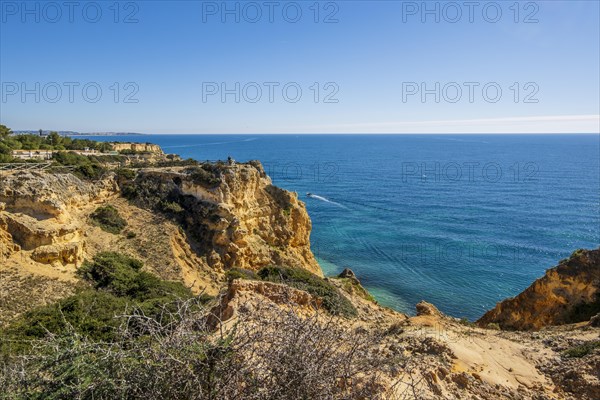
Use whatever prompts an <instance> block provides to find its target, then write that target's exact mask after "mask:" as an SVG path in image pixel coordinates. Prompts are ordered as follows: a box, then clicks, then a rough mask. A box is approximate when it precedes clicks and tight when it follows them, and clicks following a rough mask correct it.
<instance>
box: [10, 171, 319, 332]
mask: <svg viewBox="0 0 600 400" xmlns="http://www.w3.org/2000/svg"><path fill="white" fill-rule="evenodd" d="M205 168H208V169H209V170H210V172H206V170H204V169H202V168H200V167H196V168H193V169H191V170H190V169H189V168H187V169H186V168H173V169H163V168H156V169H148V170H139V171H137V173H134V176H137V177H136V178H135V179H133V180H127V181H126V182H124V181H123V179H122V177H119V178H117V174H110V173H109V174H107V175H106V176H105V178H103V179H100V180H98V181H93V182H91V181H87V180H81V179H79V178H77V177H76V176H74V175H73V174H70V173H50V172H30V171H20V172H19V171H16V172H8V173H4V174H3V177H2V178H3V179H2V180H0V275H1V276H2V285H1V287H0V325H1V324H2V322H3V321H7V320H9V319H10V318H11V317H12V316H13V315H15V314H19V313H21V312H23V311H26V310H28V309H30V308H32V307H34V306H36V305H38V304H45V303H47V302H51V301H55V300H57V299H58V298H60V297H62V296H64V295H65V293H69V290H73V288H74V287H75V286H76V283H77V282H78V278H77V275H76V271H77V268H79V267H80V266H81V264H82V263H83V262H84V260H86V259H91V258H92V257H93V256H94V255H95V254H97V253H99V252H103V251H117V252H121V253H124V254H128V255H131V256H133V257H135V258H137V259H140V260H142V261H143V262H144V264H145V268H146V269H148V270H149V271H150V272H152V273H154V274H156V275H158V276H160V277H161V278H163V279H169V280H180V281H183V282H184V283H185V284H186V285H187V286H189V287H191V288H192V289H193V290H194V291H195V292H197V293H199V292H205V293H207V294H210V295H216V294H218V293H219V291H220V290H221V288H222V287H223V285H224V284H225V277H224V272H225V270H226V269H228V268H232V267H239V268H245V269H258V268H260V267H262V266H265V265H270V264H278V265H288V266H294V267H299V268H306V269H309V270H310V271H311V272H313V273H315V274H318V275H321V274H322V273H321V270H320V267H319V265H318V264H317V262H316V261H315V259H314V257H313V255H312V253H311V251H310V242H309V235H310V229H311V224H310V219H309V218H308V215H307V213H306V210H305V208H304V205H303V204H302V203H301V202H299V201H298V199H297V197H296V195H294V194H292V193H289V192H287V191H284V190H281V189H279V188H276V187H274V186H272V185H271V181H270V179H269V178H268V177H267V176H266V175H265V174H264V171H263V170H262V167H260V164H257V163H253V164H245V165H231V166H225V165H221V166H219V167H217V166H213V167H210V168H209V167H205ZM202 171H204V172H202ZM130 172H131V171H130ZM119 176H121V175H119ZM130 179H131V177H130ZM119 183H120V184H121V187H122V188H124V189H129V190H130V191H131V190H133V191H134V192H135V193H136V194H137V195H134V196H131V195H132V193H128V192H127V190H125V191H124V193H121V191H120V187H119ZM125 194H128V195H129V196H130V198H131V200H128V199H125V198H124V197H123V195H125ZM104 205H110V206H111V207H113V208H114V209H116V210H117V211H118V213H119V214H120V216H121V217H122V218H123V219H124V220H125V221H126V222H127V225H126V227H125V229H123V231H122V232H120V233H116V234H115V233H110V232H107V231H105V230H103V229H101V227H99V226H98V225H97V224H96V223H95V222H94V221H93V220H92V218H91V215H92V214H93V213H94V212H95V210H96V209H97V208H98V207H99V206H104ZM65 288H66V289H65ZM69 288H70V289H69ZM32 293H43V295H39V296H31V294H32ZM9 299H10V302H9ZM9 305H10V307H9ZM8 308H10V310H9V309H8Z"/></svg>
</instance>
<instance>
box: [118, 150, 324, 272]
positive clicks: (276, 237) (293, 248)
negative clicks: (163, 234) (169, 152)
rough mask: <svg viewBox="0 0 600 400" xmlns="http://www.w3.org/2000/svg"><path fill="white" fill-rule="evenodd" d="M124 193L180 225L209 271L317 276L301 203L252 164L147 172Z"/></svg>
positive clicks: (309, 228)
mask: <svg viewBox="0 0 600 400" xmlns="http://www.w3.org/2000/svg"><path fill="white" fill-rule="evenodd" d="M124 191H125V192H127V193H131V197H132V198H133V200H134V201H135V202H136V203H137V204H139V205H140V206H142V207H146V208H150V209H159V210H163V211H165V212H166V213H167V214H168V215H171V216H173V218H175V219H176V220H178V221H180V223H181V224H182V225H183V226H184V227H185V228H186V230H187V231H188V232H189V233H190V236H191V238H192V239H193V240H194V242H195V243H194V245H195V247H196V248H197V249H198V250H199V254H200V256H202V257H204V258H205V259H206V262H207V264H208V265H209V266H210V267H211V268H213V269H219V270H224V269H231V268H242V269H249V270H257V269H260V268H261V267H264V266H267V265H281V266H289V267H297V268H304V269H307V270H309V271H311V272H313V273H314V274H317V275H320V276H322V272H321V268H320V267H319V265H318V264H317V262H316V260H315V258H314V256H313V254H312V252H311V250H310V231H311V221H310V218H309V217H308V214H307V212H306V208H305V206H304V203H302V202H301V201H299V200H298V196H297V194H296V193H291V192H288V191H286V190H283V189H280V188H278V187H275V186H273V185H272V182H271V179H270V178H269V177H268V176H267V175H266V174H265V172H264V170H263V168H262V166H261V165H260V163H258V162H252V163H248V164H235V165H225V164H222V165H219V166H216V167H215V166H210V167H208V166H203V167H194V168H187V169H184V168H173V169H147V170H143V171H141V172H140V173H139V174H138V176H137V178H136V179H135V182H134V183H133V184H131V185H129V186H125V187H124Z"/></svg>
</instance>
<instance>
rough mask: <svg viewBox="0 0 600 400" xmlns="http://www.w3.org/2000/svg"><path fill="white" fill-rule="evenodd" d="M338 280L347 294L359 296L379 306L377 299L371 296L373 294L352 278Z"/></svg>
mask: <svg viewBox="0 0 600 400" xmlns="http://www.w3.org/2000/svg"><path fill="white" fill-rule="evenodd" d="M337 280H338V281H340V282H341V283H342V288H343V289H344V291H345V292H346V293H349V294H352V295H357V296H359V297H361V298H363V299H365V300H367V301H370V302H371V303H375V304H377V301H376V300H375V297H373V295H371V293H369V292H368V291H367V290H366V289H365V288H364V287H362V285H361V284H360V283H358V282H357V281H356V280H354V279H350V278H337Z"/></svg>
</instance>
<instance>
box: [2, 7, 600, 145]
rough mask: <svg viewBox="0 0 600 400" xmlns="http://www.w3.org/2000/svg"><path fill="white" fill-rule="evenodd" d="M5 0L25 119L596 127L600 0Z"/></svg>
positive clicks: (82, 125)
mask: <svg viewBox="0 0 600 400" xmlns="http://www.w3.org/2000/svg"><path fill="white" fill-rule="evenodd" d="M515 3H516V5H515ZM0 5H1V8H0V12H1V15H0V81H1V83H2V86H1V91H2V93H1V98H0V107H1V112H0V120H1V122H0V123H2V124H5V125H8V126H10V127H12V128H13V129H15V130H17V129H39V128H43V129H56V130H75V131H82V132H106V131H120V132H144V133H286V132H296V133H301V132H306V133H319V132H323V133H332V132H350V133H351V132H364V133H368V132H382V133H384V132H385V133H387V132H398V133H402V132H414V133H421V132H450V133H452V132H598V131H599V130H600V121H599V117H598V114H599V113H600V111H599V110H600V82H599V79H600V78H599V75H600V50H599V49H600V31H599V25H600V9H599V2H598V1H595V0H591V1H572V0H569V1H534V2H530V1H520V2H516V1H514V0H513V1H496V2H490V1H475V2H468V1H456V2H446V1H442V2H437V1H427V2H422V1H418V2H407V1H323V2H315V1H313V0H310V1H296V2H287V1H257V2H248V1H243V2H233V1H232V2H221V1H219V2H210V1H209V2H206V1H169V2H166V1H164V2H163V1H138V2H119V3H116V2H115V1H97V2H86V1H73V2H70V3H69V2H64V1H62V0H61V1H57V2H52V1H50V2H48V1H42V2H38V1H29V2H22V1H16V2H15V1H5V0H1V1H0ZM99 90H100V91H101V92H102V93H101V94H100V92H99ZM300 91H301V94H300Z"/></svg>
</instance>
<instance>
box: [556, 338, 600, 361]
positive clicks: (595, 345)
mask: <svg viewBox="0 0 600 400" xmlns="http://www.w3.org/2000/svg"><path fill="white" fill-rule="evenodd" d="M595 349H600V340H592V341H590V342H585V343H583V344H580V345H578V346H574V347H571V348H570V349H567V350H565V351H564V352H563V355H564V356H565V357H569V358H581V357H584V356H587V355H588V354H590V353H591V352H593V351H594V350H595Z"/></svg>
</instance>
